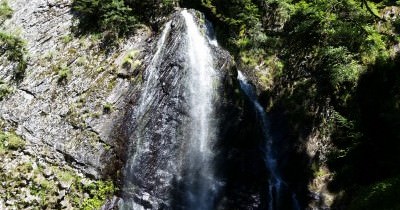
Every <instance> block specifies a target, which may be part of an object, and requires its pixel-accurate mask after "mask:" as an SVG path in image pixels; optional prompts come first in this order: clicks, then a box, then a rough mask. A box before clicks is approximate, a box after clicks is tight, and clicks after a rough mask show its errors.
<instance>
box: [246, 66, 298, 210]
mask: <svg viewBox="0 0 400 210" xmlns="http://www.w3.org/2000/svg"><path fill="white" fill-rule="evenodd" d="M238 80H239V83H240V88H241V89H242V90H243V92H244V93H245V95H246V96H247V97H248V99H249V100H250V101H251V103H252V105H253V107H254V110H255V112H256V115H257V118H258V119H257V120H258V121H259V124H260V127H261V130H262V135H263V138H264V141H263V145H262V146H261V147H262V148H261V150H262V151H263V154H264V162H265V165H266V167H267V168H268V170H269V172H270V177H269V180H268V196H269V197H268V209H269V210H280V209H282V203H281V202H283V198H282V196H283V195H285V194H290V198H291V202H292V205H291V206H292V209H293V210H299V209H300V206H299V203H298V201H297V199H296V195H295V194H294V193H292V192H290V190H288V185H287V183H285V181H284V180H283V179H282V176H281V174H280V171H279V168H278V160H277V159H278V158H277V157H278V149H277V148H274V141H273V138H271V136H270V134H269V127H270V125H269V123H270V122H269V120H268V117H267V114H266V112H265V110H264V108H263V107H262V106H261V104H260V103H259V102H258V99H257V95H256V92H255V90H254V88H253V86H252V85H251V84H250V83H249V82H248V80H247V78H246V77H245V76H244V75H243V73H242V72H241V71H238Z"/></svg>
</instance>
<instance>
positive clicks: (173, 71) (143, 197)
mask: <svg viewBox="0 0 400 210" xmlns="http://www.w3.org/2000/svg"><path fill="white" fill-rule="evenodd" d="M192 13H194V14H196V15H198V16H200V18H198V19H197V20H196V21H198V22H200V21H201V20H204V17H202V16H201V15H200V14H199V13H195V12H194V11H192ZM199 25H201V24H199ZM186 30H187V28H186V25H185V20H184V18H183V17H182V15H181V14H180V12H177V13H175V14H173V15H172V17H171V21H170V22H168V23H167V24H166V25H165V28H164V31H163V34H162V35H161V36H160V37H159V39H160V40H159V41H158V44H157V46H155V49H154V50H153V52H154V53H153V55H154V57H153V58H151V59H149V60H147V61H146V63H147V66H148V67H147V69H146V71H145V77H144V80H145V82H144V84H146V85H145V87H143V88H144V89H143V92H144V93H142V95H141V96H140V98H139V99H136V100H134V101H135V102H136V103H135V105H134V106H132V107H131V108H130V111H128V112H127V117H126V121H125V122H126V124H125V125H124V126H123V127H122V130H124V131H125V133H126V136H128V137H129V139H130V144H129V147H130V148H131V150H130V153H129V154H130V155H129V156H130V157H129V158H128V161H127V166H126V170H125V189H124V194H125V195H124V197H125V205H126V206H127V208H129V207H130V208H139V207H138V206H142V208H149V209H159V208H164V207H169V208H174V209H179V208H182V206H180V205H182V203H181V202H182V199H184V198H182V197H181V196H182V195H181V194H180V193H181V189H179V188H181V187H183V185H185V183H182V182H181V179H185V177H182V176H184V175H182V174H181V172H182V170H184V169H183V168H184V167H185V166H184V165H185V161H186V160H185V159H184V157H185V152H186V151H187V144H189V142H188V141H189V136H188V131H187V130H186V128H187V127H186V126H185V124H187V123H189V115H190V113H189V112H190V107H189V106H190V105H189V95H188V94H189V91H188V85H190V84H187V82H188V81H187V78H188V74H189V69H190V68H192V67H190V66H189V65H190V64H189V60H188V55H187V52H186V47H187V42H188V37H187V36H186V35H185V34H186ZM202 30H204V31H206V30H207V29H206V28H205V26H203V29H202ZM208 44H209V45H210V47H211V46H212V48H211V50H212V55H213V58H214V64H215V66H214V69H216V70H217V77H218V79H217V80H219V81H221V82H222V83H219V84H216V88H217V89H218V92H219V93H220V94H219V95H220V96H221V98H218V101H219V102H218V106H220V107H221V109H219V110H218V111H221V110H225V109H224V108H222V107H226V106H234V101H233V100H232V98H235V97H231V96H233V95H234V94H235V93H234V90H235V88H237V83H235V81H236V80H235V74H236V73H235V71H234V68H233V66H234V63H233V60H232V58H231V57H230V55H229V54H228V53H227V52H226V51H224V50H222V49H221V48H219V47H217V46H213V45H211V44H210V43H208ZM148 80H153V81H148ZM236 98H237V97H236ZM225 114H226V113H225V112H219V113H218V116H217V118H222V117H223V116H224V115H225ZM227 127H228V126H227ZM173 194H175V195H173ZM174 199H176V201H175V200H174ZM132 202H134V203H135V204H134V205H135V206H134V207H133V206H132Z"/></svg>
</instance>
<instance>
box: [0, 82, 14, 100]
mask: <svg viewBox="0 0 400 210" xmlns="http://www.w3.org/2000/svg"><path fill="white" fill-rule="evenodd" d="M12 91H13V89H12V88H11V87H10V86H9V85H8V84H7V83H5V82H3V81H2V80H0V101H1V100H3V99H4V98H5V97H6V96H7V95H8V94H10V93H12Z"/></svg>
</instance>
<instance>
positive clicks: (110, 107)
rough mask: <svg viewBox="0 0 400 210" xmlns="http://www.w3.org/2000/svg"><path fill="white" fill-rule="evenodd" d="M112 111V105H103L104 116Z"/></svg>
mask: <svg viewBox="0 0 400 210" xmlns="http://www.w3.org/2000/svg"><path fill="white" fill-rule="evenodd" d="M112 110H113V106H112V104H110V103H105V104H104V105H103V112H104V113H105V114H108V113H110V112H111V111H112Z"/></svg>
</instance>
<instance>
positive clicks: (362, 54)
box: [180, 0, 400, 209]
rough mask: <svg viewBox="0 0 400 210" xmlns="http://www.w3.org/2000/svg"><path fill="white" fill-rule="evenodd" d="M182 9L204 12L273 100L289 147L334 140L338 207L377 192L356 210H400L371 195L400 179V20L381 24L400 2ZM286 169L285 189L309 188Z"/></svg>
mask: <svg viewBox="0 0 400 210" xmlns="http://www.w3.org/2000/svg"><path fill="white" fill-rule="evenodd" d="M180 3H181V5H183V6H185V7H192V8H196V9H199V10H201V11H203V12H204V13H205V14H206V16H207V18H209V19H210V20H212V22H213V23H214V24H215V27H216V33H217V36H218V38H219V41H220V43H221V44H222V45H223V46H225V47H226V48H227V49H229V51H230V52H231V53H232V54H233V55H234V57H235V59H236V61H237V63H238V64H239V68H240V69H242V70H243V71H246V72H247V73H248V74H252V75H254V76H255V77H256V78H258V79H257V82H258V83H259V84H257V85H258V86H259V87H261V88H263V90H264V93H263V95H266V96H270V97H269V98H268V100H269V101H268V103H267V105H268V107H267V108H268V109H269V110H270V111H271V112H275V113H283V116H282V117H283V118H284V119H285V124H284V125H282V127H287V133H288V136H287V138H289V139H291V141H294V142H295V144H296V141H297V144H298V145H299V146H300V145H303V144H304V141H303V139H306V138H307V137H308V136H309V135H311V134H312V132H315V130H318V131H319V133H320V135H321V137H330V138H331V139H332V141H333V147H334V149H332V150H331V151H330V154H329V157H328V162H327V163H325V164H327V165H328V167H329V170H331V171H332V172H333V173H334V174H335V177H334V181H333V182H332V183H331V185H330V190H332V191H333V192H345V193H344V194H345V195H344V196H343V197H339V198H338V199H337V200H336V201H335V202H334V206H335V205H338V206H342V205H344V206H348V205H350V204H351V206H357V205H361V204H360V200H362V199H361V198H365V196H366V195H367V194H368V193H370V194H371V193H374V194H373V195H374V196H372V197H371V199H369V200H365V202H364V203H363V204H362V205H361V207H360V208H356V207H352V208H354V209H381V208H379V205H375V204H373V203H374V202H375V203H378V202H377V201H378V200H379V199H381V200H380V201H382V202H383V201H385V202H386V203H385V208H386V209H397V208H398V207H399V201H397V200H396V199H392V198H391V197H390V196H392V195H398V193H397V194H396V192H395V188H392V191H391V193H385V192H384V191H383V190H375V191H371V190H372V189H375V188H374V187H371V186H381V185H379V183H386V181H385V180H387V179H390V178H391V177H399V176H400V170H399V169H398V167H397V166H398V164H399V163H400V159H399V157H398V155H397V154H399V152H400V145H399V143H398V142H400V139H399V138H400V133H399V131H397V130H398V129H397V128H398V127H399V123H398V122H400V118H399V116H400V106H399V104H400V97H399V96H398V95H399V93H398V92H399V91H398V90H399V89H398V88H399V87H400V79H399V78H400V73H398V71H396V70H395V69H400V62H399V60H400V59H399V56H397V58H395V56H394V55H395V53H394V51H393V49H394V46H395V45H396V44H398V43H399V38H398V37H399V34H398V33H399V20H400V18H398V17H397V14H392V15H391V17H397V18H391V19H388V20H383V19H382V18H381V16H382V13H383V10H384V9H385V8H386V7H388V6H397V8H399V6H400V5H399V3H398V2H395V1H389V0H384V1H374V2H369V1H366V0H333V1H331V0H329V1H328V0H318V1H313V0H300V1H294V0H281V1H278V0H235V1H229V3H227V2H226V1H225V2H224V1H220V0H197V1H185V0H181V1H180ZM385 11H388V10H385ZM256 67H257V68H256ZM300 147H301V146H300ZM293 153H294V154H293V155H292V157H289V162H291V163H292V164H291V165H301V164H304V165H306V164H308V163H309V160H301V158H298V157H303V156H302V154H295V153H301V152H299V151H298V150H295V149H293ZM304 153H305V152H304ZM305 156H306V155H305ZM318 167H319V166H318ZM303 168H304V167H303ZM286 170H287V173H288V174H289V175H288V176H289V181H290V182H293V183H307V182H308V180H309V177H305V178H304V180H302V178H301V176H296V177H291V176H290V174H291V173H292V172H295V171H296V168H288V169H286ZM319 171H320V170H319V169H318V168H315V169H313V170H312V169H311V168H310V172H309V174H310V175H309V176H311V177H313V176H318V175H319ZM293 174H295V173H293ZM396 183H397V182H396ZM359 189H364V190H363V192H360V191H359ZM378 198H379V199H378ZM304 199H307V198H304ZM369 205H371V206H369ZM338 206H335V207H338Z"/></svg>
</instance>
